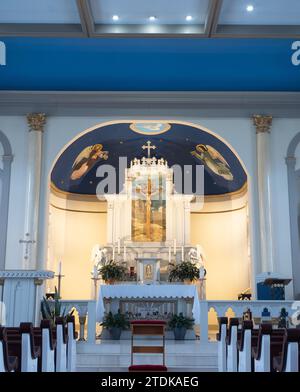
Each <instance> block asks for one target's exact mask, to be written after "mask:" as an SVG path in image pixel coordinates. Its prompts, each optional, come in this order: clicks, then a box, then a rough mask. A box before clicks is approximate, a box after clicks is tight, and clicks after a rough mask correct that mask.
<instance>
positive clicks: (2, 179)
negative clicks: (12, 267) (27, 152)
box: [0, 131, 13, 270]
mask: <svg viewBox="0 0 300 392" xmlns="http://www.w3.org/2000/svg"><path fill="white" fill-rule="evenodd" d="M12 160H13V155H12V149H11V145H10V143H9V140H8V138H7V137H6V135H4V133H3V132H1V131H0V222H1V225H0V270H3V269H4V268H5V255H6V241H7V223H8V207H9V191H10V172H11V163H12Z"/></svg>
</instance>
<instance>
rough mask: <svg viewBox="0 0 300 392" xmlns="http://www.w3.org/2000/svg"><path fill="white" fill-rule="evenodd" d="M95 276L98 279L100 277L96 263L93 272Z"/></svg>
mask: <svg viewBox="0 0 300 392" xmlns="http://www.w3.org/2000/svg"><path fill="white" fill-rule="evenodd" d="M93 278H94V279H97V278H98V270H97V267H96V266H95V265H94V272H93Z"/></svg>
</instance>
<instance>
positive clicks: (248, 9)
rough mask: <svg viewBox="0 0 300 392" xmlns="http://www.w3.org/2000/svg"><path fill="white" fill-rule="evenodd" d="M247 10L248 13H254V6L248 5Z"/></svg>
mask: <svg viewBox="0 0 300 392" xmlns="http://www.w3.org/2000/svg"><path fill="white" fill-rule="evenodd" d="M246 10H247V11H248V12H252V11H253V10H254V7H253V5H252V4H249V5H247V8H246Z"/></svg>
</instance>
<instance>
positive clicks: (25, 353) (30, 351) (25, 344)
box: [6, 323, 41, 372]
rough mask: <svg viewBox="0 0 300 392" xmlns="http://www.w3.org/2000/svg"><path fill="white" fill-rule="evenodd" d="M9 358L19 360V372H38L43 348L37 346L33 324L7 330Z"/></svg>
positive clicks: (22, 324)
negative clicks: (14, 357)
mask: <svg viewBox="0 0 300 392" xmlns="http://www.w3.org/2000/svg"><path fill="white" fill-rule="evenodd" d="M6 330H7V347H8V354H9V356H16V357H17V358H18V368H17V370H18V371H21V372H36V371H37V369H38V358H39V356H40V353H41V348H40V347H39V345H37V344H36V342H35V339H34V333H33V326H32V323H21V324H20V328H6Z"/></svg>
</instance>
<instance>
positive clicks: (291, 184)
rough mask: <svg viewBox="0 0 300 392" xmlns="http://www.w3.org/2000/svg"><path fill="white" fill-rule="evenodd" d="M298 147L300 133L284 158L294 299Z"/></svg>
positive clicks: (298, 288)
mask: <svg viewBox="0 0 300 392" xmlns="http://www.w3.org/2000/svg"><path fill="white" fill-rule="evenodd" d="M299 146H300V132H299V133H297V134H296V135H295V136H294V138H293V139H292V140H291V142H290V144H289V146H288V150H287V156H286V164H287V174H288V189H289V207H290V229H291V248H292V268H293V287H294V296H295V299H299V298H300V169H299V168H297V164H298V163H299V162H297V160H299V157H297V156H296V151H297V150H298V148H299Z"/></svg>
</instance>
